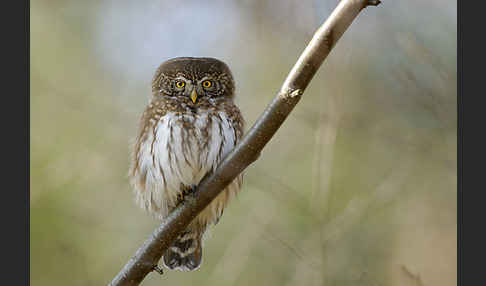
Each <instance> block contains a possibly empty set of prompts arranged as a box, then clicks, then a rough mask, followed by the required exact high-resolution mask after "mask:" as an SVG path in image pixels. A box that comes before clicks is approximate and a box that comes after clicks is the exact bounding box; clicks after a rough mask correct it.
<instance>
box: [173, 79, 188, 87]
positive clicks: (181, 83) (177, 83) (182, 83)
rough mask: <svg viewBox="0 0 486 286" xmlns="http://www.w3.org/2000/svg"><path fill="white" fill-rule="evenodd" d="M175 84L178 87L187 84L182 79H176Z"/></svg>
mask: <svg viewBox="0 0 486 286" xmlns="http://www.w3.org/2000/svg"><path fill="white" fill-rule="evenodd" d="M175 85H176V87H178V88H182V87H184V86H185V85H186V83H185V82H183V81H182V80H178V81H176V84H175Z"/></svg>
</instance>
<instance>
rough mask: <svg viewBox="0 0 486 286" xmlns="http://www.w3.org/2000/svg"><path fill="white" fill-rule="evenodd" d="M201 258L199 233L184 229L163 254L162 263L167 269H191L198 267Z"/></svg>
mask: <svg viewBox="0 0 486 286" xmlns="http://www.w3.org/2000/svg"><path fill="white" fill-rule="evenodd" d="M201 260H202V245H201V234H200V232H199V231H196V230H191V229H186V230H185V231H184V232H183V233H181V234H180V235H179V236H178V237H177V239H176V240H175V241H174V243H172V245H171V246H170V247H169V248H168V249H167V251H166V252H165V254H164V260H163V261H164V265H165V267H167V268H169V269H172V270H174V269H176V270H181V271H192V270H196V269H197V268H199V265H200V264H201Z"/></svg>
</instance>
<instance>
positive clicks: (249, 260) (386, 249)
mask: <svg viewBox="0 0 486 286" xmlns="http://www.w3.org/2000/svg"><path fill="white" fill-rule="evenodd" d="M337 3H338V1H337V0H332V1H325V0H324V1H315V0H313V1H299V0H285V1H282V0H280V1H277V0H265V1H258V0H246V1H222V0H221V1H211V2H209V1H208V2H204V1H168V0H166V1H164V0H162V1H160V0H159V1H154V0H153V1H114V0H112V1H109V0H106V1H74V0H72V1H61V0H58V1H57V0H38V1H31V3H30V4H31V9H30V13H31V14H30V25H31V26H30V31H31V49H30V51H31V59H30V60H31V67H30V83H31V87H30V90H31V98H30V100H31V101H30V104H31V122H30V124H31V131H30V136H31V137H30V138H31V145H30V146H31V149H30V152H31V153H30V157H31V161H30V173H31V184H30V185H31V190H30V210H31V211H30V277H31V285H106V284H107V283H108V282H109V281H111V279H112V278H113V277H114V276H115V275H116V274H117V273H118V271H119V270H120V269H121V267H122V266H123V265H124V264H125V263H126V262H127V260H128V259H129V258H130V257H131V256H132V255H133V254H134V253H135V250H136V249H137V248H138V247H139V246H140V245H141V244H142V242H143V241H144V240H145V239H146V238H147V237H148V236H149V235H150V234H151V232H152V230H153V229H154V228H155V227H156V226H157V225H158V223H159V222H157V221H156V220H154V219H153V218H152V217H151V216H149V215H147V214H145V213H144V212H143V211H142V210H140V209H138V208H137V207H136V206H135V204H134V200H133V195H132V192H131V190H130V188H129V184H128V179H127V173H128V165H129V152H130V149H129V144H130V142H131V140H133V139H134V137H135V135H136V127H137V123H138V119H139V116H140V115H141V113H142V111H143V108H144V106H145V105H146V104H147V102H148V100H149V98H150V96H151V90H150V83H151V79H152V75H153V73H154V72H155V69H156V68H157V67H158V65H159V64H160V63H161V62H163V61H165V60H167V59H169V58H172V57H176V56H209V57H216V58H219V59H222V60H223V61H225V62H226V63H227V64H228V65H229V66H230V68H231V69H232V71H233V74H234V77H235V79H236V84H237V99H236V101H237V104H238V105H239V106H240V108H241V110H242V112H243V114H244V116H245V117H246V121H247V129H248V128H249V127H251V125H252V124H253V123H254V122H255V120H256V119H257V117H258V116H259V115H260V114H261V112H262V111H263V109H264V108H265V107H266V105H267V104H268V103H269V102H270V100H271V99H272V98H273V96H274V95H275V94H276V92H277V91H278V89H279V87H280V85H281V84H282V82H283V80H284V79H285V77H286V75H287V73H288V72H289V71H290V69H291V67H292V66H293V64H294V63H295V61H296V60H297V58H298V56H299V55H300V53H301V52H302V50H303V49H304V47H305V46H306V44H307V43H308V41H309V40H310V38H311V37H312V34H313V33H314V31H315V29H316V28H317V27H318V26H319V25H320V24H321V23H322V22H323V21H324V20H325V19H326V18H327V16H328V15H329V14H330V13H331V11H332V10H333V9H334V7H336V5H337ZM456 12H457V6H456V1H440V0H429V1H423V0H409V1H387V0H385V1H383V3H382V4H381V5H380V6H378V7H376V8H375V7H371V8H368V9H366V10H365V11H363V12H362V13H361V14H360V15H359V16H358V18H357V19H356V20H355V21H354V23H353V24H352V25H351V26H350V28H349V29H348V30H347V32H346V33H345V34H344V36H343V37H342V38H341V39H340V41H339V42H338V43H337V45H336V47H335V48H334V50H333V51H332V52H331V54H330V55H329V57H328V59H327V60H326V61H325V62H324V64H323V65H322V67H321V69H320V70H319V72H318V74H317V75H316V76H315V78H314V79H313V80H312V82H311V84H310V86H309V88H308V89H307V90H306V93H305V94H304V97H303V98H302V100H301V101H300V103H299V104H298V105H297V107H296V108H295V109H294V111H293V112H292V114H291V115H290V117H289V118H288V120H287V121H286V122H285V123H284V124H283V126H282V127H281V129H280V130H279V132H278V133H277V134H276V136H275V137H274V138H273V139H272V141H271V142H270V143H269V144H268V145H267V147H266V148H265V149H264V151H263V153H262V155H261V157H260V159H259V160H258V161H256V162H255V163H254V164H253V165H251V166H250V167H249V168H248V169H247V170H246V172H245V180H244V186H243V190H242V192H241V193H240V194H239V195H238V197H237V198H236V199H235V200H234V201H232V202H231V204H230V205H229V207H228V208H227V209H226V210H225V214H224V216H223V218H222V220H221V221H220V223H219V224H218V225H217V226H216V227H214V228H213V229H212V236H211V238H210V239H208V240H207V241H206V243H205V248H204V251H203V253H204V260H203V265H202V267H201V268H200V269H199V270H198V271H195V272H191V273H182V272H166V274H164V275H163V276H159V275H158V274H156V273H151V274H150V275H149V276H148V277H147V278H146V279H145V280H144V282H143V283H142V284H143V285H252V284H253V285H296V284H298V285H427V286H430V285H456V278H457V272H456V258H457V255H456V234H457V230H456V226H457V219H456V212H457V208H456V195H457V193H456V186H457V178H456V173H457V169H456V163H457V160H456V155H457V152H456V147H457V145H456V142H457V139H456V138H457V137H456V136H457V134H456V127H457V112H456V108H457V107H456V104H457V100H456V96H457V93H456V83H457V75H456V68H457V64H456V60H457V57H456V38H457V29H456Z"/></svg>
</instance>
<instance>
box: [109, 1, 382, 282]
mask: <svg viewBox="0 0 486 286" xmlns="http://www.w3.org/2000/svg"><path fill="white" fill-rule="evenodd" d="M378 4H380V1H379V0H342V1H341V2H340V3H339V4H338V6H337V7H336V9H334V11H333V12H332V14H331V15H330V16H329V18H328V19H327V20H326V21H325V22H324V24H323V25H322V26H321V27H320V28H319V29H318V30H317V31H316V32H315V34H314V36H313V38H312V40H311V41H310V42H309V44H308V45H307V47H306V48H305V50H304V52H303V53H302V54H301V56H300V57H299V59H298V60H297V63H296V64H295V65H294V67H293V68H292V70H291V71H290V73H289V75H288V76H287V78H286V80H285V82H284V83H283V85H282V87H281V88H280V91H279V92H278V94H277V96H276V97H275V98H274V99H273V101H272V102H271V103H270V105H269V106H267V108H266V109H265V111H264V112H263V114H262V115H261V116H260V118H259V119H258V120H257V122H256V123H255V124H254V125H253V127H252V128H251V129H250V131H248V133H247V134H246V135H245V136H244V137H243V138H242V140H241V141H240V142H239V144H238V145H237V146H236V147H235V148H234V150H233V151H232V152H231V153H230V154H228V155H227V156H226V157H225V158H224V160H223V161H222V163H221V164H220V165H219V166H218V168H217V169H216V170H215V171H214V172H213V173H211V174H209V175H208V176H206V177H204V178H203V180H202V181H201V182H200V184H199V186H198V187H197V188H196V190H195V192H194V195H193V196H190V197H188V198H187V199H186V201H185V202H184V203H183V204H181V205H180V206H179V207H178V208H176V209H175V210H174V211H173V212H172V213H171V214H170V215H169V216H168V217H167V219H166V220H165V221H164V222H163V223H162V224H161V225H160V226H159V227H158V228H157V229H156V230H155V231H154V232H153V233H152V235H151V236H150V237H149V238H148V239H147V240H146V241H145V242H144V244H143V245H142V246H141V247H140V248H139V249H138V250H137V252H136V253H135V255H134V256H133V257H132V258H131V259H130V260H129V261H128V262H127V264H126V265H125V266H124V267H123V269H122V270H121V271H120V272H119V273H118V274H117V275H116V277H115V278H114V279H113V280H112V281H111V283H110V284H109V285H112V286H115V285H139V284H140V282H142V280H143V279H144V278H145V276H146V275H147V274H148V273H150V272H151V271H153V270H155V269H156V267H157V264H158V261H159V260H160V258H161V257H162V254H163V253H164V252H165V250H166V249H167V248H168V247H169V246H170V244H171V243H172V242H173V241H174V239H175V238H176V237H177V235H178V234H179V233H180V232H181V231H183V230H184V229H185V228H186V226H187V225H189V223H190V222H191V221H192V219H194V218H195V217H196V216H197V215H198V214H199V213H200V212H201V211H202V210H203V209H204V208H205V207H206V206H207V205H208V204H209V203H210V202H211V201H212V200H213V199H214V198H215V197H216V196H217V195H218V194H219V193H220V192H221V191H222V190H223V189H224V188H225V187H226V186H227V185H228V184H229V183H231V181H233V179H234V178H236V176H237V175H238V174H239V173H241V172H242V171H243V170H244V169H245V168H246V167H248V166H249V165H250V164H251V163H253V162H254V161H255V160H256V159H257V158H258V156H259V155H260V152H261V150H262V149H263V147H265V145H266V144H267V143H268V142H269V141H270V139H271V138H272V137H273V135H274V134H275V132H276V131H277V129H278V128H279V127H280V125H282V123H283V122H284V120H285V119H286V118H287V116H288V115H289V114H290V112H291V111H292V110H293V108H294V107H295V105H296V104H297V103H298V102H299V100H300V98H301V97H302V94H303V93H304V90H305V89H306V87H307V86H308V84H309V83H310V81H311V79H312V78H313V77H314V75H315V73H316V72H317V70H318V69H319V67H320V66H321V64H322V62H323V61H324V59H325V58H326V57H327V55H328V54H329V52H330V51H331V50H332V48H333V47H334V46H335V44H336V42H337V41H338V40H339V38H341V36H342V34H343V33H344V31H346V29H347V28H348V27H349V25H350V24H351V23H352V21H353V20H354V19H355V18H356V17H357V16H358V14H359V12H360V11H361V10H362V9H363V8H365V7H367V6H377V5H378Z"/></svg>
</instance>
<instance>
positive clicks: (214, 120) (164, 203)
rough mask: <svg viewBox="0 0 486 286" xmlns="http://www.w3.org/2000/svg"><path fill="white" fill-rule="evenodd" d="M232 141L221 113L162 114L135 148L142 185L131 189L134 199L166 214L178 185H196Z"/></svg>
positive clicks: (174, 200)
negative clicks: (137, 151) (137, 150)
mask: <svg viewBox="0 0 486 286" xmlns="http://www.w3.org/2000/svg"><path fill="white" fill-rule="evenodd" d="M235 144H236V132H235V129H234V128H233V127H232V124H231V122H230V121H229V119H228V117H227V116H226V115H225V114H224V113H222V112H220V113H217V115H213V116H211V118H208V113H203V114H198V115H197V116H196V115H176V114H175V113H168V114H166V115H165V116H164V117H162V118H160V119H159V121H158V122H156V123H155V127H154V128H153V130H149V131H148V137H147V139H146V140H145V141H144V143H142V145H141V147H140V150H139V158H140V159H139V166H138V168H137V169H138V170H137V172H138V173H137V174H136V176H137V177H139V178H140V176H142V178H143V177H145V180H144V182H145V184H142V185H144V186H141V185H140V184H139V185H140V186H138V188H137V187H136V188H135V189H136V197H137V202H138V203H139V204H140V205H141V206H142V207H143V208H145V209H147V210H149V211H150V212H153V213H157V214H158V216H159V217H161V218H163V217H166V216H167V214H168V211H169V210H170V208H171V207H173V206H175V204H176V203H177V194H178V193H179V192H180V191H181V187H182V186H181V185H184V186H195V185H197V184H198V183H199V182H200V181H201V179H202V178H203V177H204V175H206V173H208V172H209V171H211V170H213V169H215V168H216V167H217V165H218V164H219V162H220V161H221V159H223V158H224V156H225V155H226V154H227V153H228V152H229V151H231V150H232V149H233V148H234V146H235ZM142 188H143V189H142Z"/></svg>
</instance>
